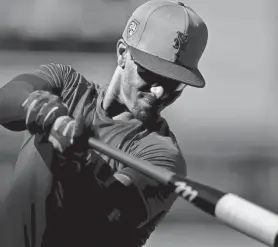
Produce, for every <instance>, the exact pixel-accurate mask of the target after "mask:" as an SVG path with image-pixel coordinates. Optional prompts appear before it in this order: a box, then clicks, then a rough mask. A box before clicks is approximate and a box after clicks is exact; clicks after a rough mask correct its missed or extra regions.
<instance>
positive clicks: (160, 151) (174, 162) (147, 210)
mask: <svg viewBox="0 0 278 247" xmlns="http://www.w3.org/2000/svg"><path fill="white" fill-rule="evenodd" d="M131 154H132V155H134V156H135V157H137V158H140V159H143V160H147V161H149V162H151V163H152V164H153V165H155V166H160V167H163V168H165V169H168V170H171V171H173V172H176V173H179V174H183V175H185V173H186V165H185V161H184V159H183V156H182V154H181V152H180V151H179V149H178V148H177V147H176V146H174V145H173V144H172V140H171V139H170V138H165V139H163V140H161V143H160V142H156V143H154V142H152V141H151V142H148V140H142V141H141V142H140V143H138V144H137V145H136V146H135V147H134V149H133V150H132V152H131ZM107 190H108V191H110V196H111V198H112V200H114V201H113V202H112V203H111V205H113V206H114V209H115V210H117V207H118V210H120V211H121V217H122V219H121V220H122V221H124V222H126V223H128V224H130V225H131V226H135V227H138V228H140V227H141V226H144V225H146V224H148V223H150V222H151V221H152V220H154V219H155V218H156V217H157V216H159V215H161V214H164V215H165V214H166V213H167V212H168V211H169V209H170V208H171V206H172V204H173V203H174V201H175V200H176V199H177V196H176V194H175V193H173V188H172V187H170V186H167V185H162V184H159V183H158V182H156V181H154V180H153V179H151V178H149V177H147V176H145V175H143V174H141V173H140V172H137V171H135V170H134V169H132V168H129V167H125V168H123V169H122V170H120V171H118V172H116V173H115V174H114V176H113V177H112V178H111V181H110V183H109V184H108V185H107Z"/></svg>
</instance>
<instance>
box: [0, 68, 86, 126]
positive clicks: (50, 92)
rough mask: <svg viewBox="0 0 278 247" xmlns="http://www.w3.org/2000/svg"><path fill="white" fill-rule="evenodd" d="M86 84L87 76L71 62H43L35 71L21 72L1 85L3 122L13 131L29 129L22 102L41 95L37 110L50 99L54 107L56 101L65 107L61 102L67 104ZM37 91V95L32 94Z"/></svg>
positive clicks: (1, 117)
mask: <svg viewBox="0 0 278 247" xmlns="http://www.w3.org/2000/svg"><path fill="white" fill-rule="evenodd" d="M87 84H88V82H87V81H86V79H85V78H84V77H83V76H81V75H80V74H79V73H77V72H76V71H75V70H74V69H73V68H72V67H71V66H68V65H61V64H47V65H41V66H40V67H39V69H38V70H37V71H36V72H34V73H28V74H20V75H18V76H16V77H15V78H13V79H12V80H11V81H9V82H8V83H6V84H5V85H4V86H3V87H1V88H0V112H1V115H0V124H1V125H2V126H4V127H6V128H8V129H10V130H14V131H22V130H24V129H26V113H27V112H26V109H24V107H22V104H23V103H24V102H25V101H26V99H28V97H30V98H31V100H34V99H35V98H36V97H40V104H37V105H36V108H37V109H39V108H40V107H41V106H42V105H43V104H44V103H46V102H49V101H51V102H52V106H53V104H54V105H55V104H57V105H59V106H62V108H63V104H62V103H66V104H67V105H68V104H69V103H70V102H71V101H72V99H73V96H72V95H73V92H74V90H75V89H76V87H82V86H83V87H84V88H85V87H86V85H87ZM34 92H37V94H36V95H32V93H34ZM30 95H31V96H30ZM54 96H56V97H54ZM29 103H30V102H29ZM30 104H31V103H30ZM30 104H29V105H30ZM36 108H34V109H36ZM64 110H65V109H63V111H62V113H64ZM57 112H58V111H56V113H57ZM54 119H55V117H54Z"/></svg>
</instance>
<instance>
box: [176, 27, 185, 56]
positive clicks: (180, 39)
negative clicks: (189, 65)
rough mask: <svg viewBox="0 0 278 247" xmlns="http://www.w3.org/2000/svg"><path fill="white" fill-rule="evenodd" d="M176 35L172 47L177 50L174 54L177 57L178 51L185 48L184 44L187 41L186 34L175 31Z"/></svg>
mask: <svg viewBox="0 0 278 247" xmlns="http://www.w3.org/2000/svg"><path fill="white" fill-rule="evenodd" d="M177 34H178V36H177V37H176V38H175V39H174V45H173V47H174V48H175V49H176V50H177V51H176V53H175V55H176V56H177V57H179V55H180V52H181V51H184V50H185V45H186V43H187V41H188V35H187V34H184V33H182V32H177Z"/></svg>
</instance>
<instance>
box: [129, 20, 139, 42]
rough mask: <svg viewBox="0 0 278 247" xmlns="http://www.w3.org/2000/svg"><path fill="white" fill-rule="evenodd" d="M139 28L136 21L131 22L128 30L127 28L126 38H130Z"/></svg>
mask: <svg viewBox="0 0 278 247" xmlns="http://www.w3.org/2000/svg"><path fill="white" fill-rule="evenodd" d="M138 26H139V22H138V21H136V20H133V21H131V22H130V24H129V26H128V28H127V37H128V38H130V37H131V36H132V35H133V34H135V32H136V31H137V28H138Z"/></svg>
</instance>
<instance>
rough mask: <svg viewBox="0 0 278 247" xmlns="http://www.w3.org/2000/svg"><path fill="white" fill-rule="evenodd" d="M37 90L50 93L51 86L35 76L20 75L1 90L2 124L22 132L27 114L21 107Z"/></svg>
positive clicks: (0, 119)
mask: <svg viewBox="0 0 278 247" xmlns="http://www.w3.org/2000/svg"><path fill="white" fill-rule="evenodd" d="M36 90H45V91H50V90H51V88H50V87H49V85H48V84H47V83H46V82H45V81H44V80H42V79H40V78H38V77H36V76H34V75H28V74H24V75H19V76H17V77H15V78H14V79H12V80H11V81H9V82H8V83H7V84H5V85H4V86H3V87H1V88H0V112H1V114H0V124H1V125H3V126H4V127H6V128H8V129H10V130H13V131H21V130H24V129H25V128H26V127H25V114H24V112H23V109H22V107H21V105H22V103H23V102H24V101H25V100H26V98H27V97H28V96H29V94H30V93H32V92H33V91H36Z"/></svg>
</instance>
